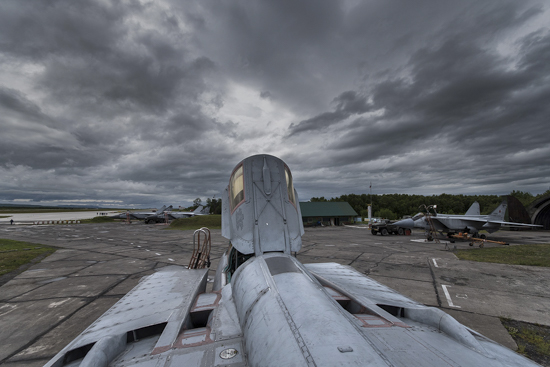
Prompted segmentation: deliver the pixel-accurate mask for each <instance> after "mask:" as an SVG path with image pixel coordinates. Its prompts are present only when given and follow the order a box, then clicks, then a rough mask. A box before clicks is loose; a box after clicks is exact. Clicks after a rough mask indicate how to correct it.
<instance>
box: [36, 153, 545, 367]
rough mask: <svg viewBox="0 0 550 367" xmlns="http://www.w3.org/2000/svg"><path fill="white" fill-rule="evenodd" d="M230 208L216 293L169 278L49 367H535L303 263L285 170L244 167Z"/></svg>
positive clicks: (183, 277) (352, 277) (377, 291)
mask: <svg viewBox="0 0 550 367" xmlns="http://www.w3.org/2000/svg"><path fill="white" fill-rule="evenodd" d="M222 203H223V204H222V235H223V236H224V237H226V238H228V239H229V240H230V244H229V248H228V249H227V251H226V252H225V253H224V255H223V256H222V258H221V259H220V262H219V265H218V267H217V270H216V276H215V280H214V283H213V289H212V292H206V284H207V278H208V269H182V268H181V267H166V268H164V269H161V270H160V271H159V272H157V273H155V274H153V275H150V276H148V277H146V278H144V279H143V280H142V281H141V283H140V284H139V285H138V286H137V287H136V288H134V289H133V290H132V291H130V293H128V294H127V295H126V296H125V297H123V298H122V299H121V300H120V301H119V302H118V303H116V304H115V305H114V306H113V307H112V308H111V309H110V310H109V311H107V312H106V313H105V314H104V315H103V316H101V317H100V318H99V319H98V320H97V321H95V322H94V323H93V324H92V325H91V326H89V327H88V328H87V329H86V330H85V331H84V332H83V333H82V334H80V335H79V336H78V337H77V338H76V339H74V340H73V341H72V342H71V343H70V344H69V345H68V346H67V347H65V348H64V349H63V350H62V351H61V352H59V354H57V355H56V356H55V357H54V358H53V359H52V360H51V361H50V362H48V364H46V366H47V367H50V366H56V367H57V366H71V367H75V366H80V367H82V366H143V367H145V366H147V367H153V366H156V367H159V366H165V367H168V366H234V367H236V366H259V367H270V366H277V367H281V366H309V367H312V366H318V367H321V366H327V367H328V366H330V367H332V366H413V365H414V366H484V367H490V366H499V367H502V366H536V364H535V363H533V362H531V361H530V360H528V359H526V358H525V357H523V356H520V355H518V354H516V353H514V352H513V351H511V350H509V349H507V348H505V347H503V346H501V345H499V344H497V343H495V342H493V341H491V340H489V339H487V338H486V337H484V336H483V335H480V334H479V333H477V332H475V331H473V330H471V329H469V328H467V327H465V326H463V325H462V324H460V323H458V322H457V321H456V320H455V319H454V318H452V317H451V316H449V315H447V314H446V313H445V312H443V311H441V310H439V309H437V308H433V307H427V306H424V305H422V304H419V303H418V302H415V301H413V300H412V299H409V298H407V297H404V296H402V295H401V294H399V293H397V292H396V291H394V290H392V289H390V288H388V287H386V286H384V285H382V284H380V283H378V282H376V281H374V280H372V279H370V278H369V277H367V276H365V275H364V274H362V273H360V272H358V271H356V270H355V269H353V268H352V267H350V266H345V265H340V264H336V263H324V264H309V265H304V264H301V263H300V262H299V261H298V260H297V259H296V257H294V256H293V255H292V254H293V253H294V254H295V253H296V252H297V251H299V250H300V248H301V246H302V235H303V233H304V229H303V226H302V220H301V213H300V206H299V203H298V195H297V193H296V191H295V190H294V186H293V183H292V175H291V173H290V170H289V168H288V166H287V165H286V164H285V163H284V162H283V161H282V160H280V159H278V158H275V157H273V156H269V155H256V156H252V157H249V158H247V159H245V160H243V161H242V162H240V163H239V164H238V165H237V166H236V167H235V169H234V170H233V172H232V173H231V178H230V180H229V185H228V187H227V188H226V190H225V193H224V196H223V198H222Z"/></svg>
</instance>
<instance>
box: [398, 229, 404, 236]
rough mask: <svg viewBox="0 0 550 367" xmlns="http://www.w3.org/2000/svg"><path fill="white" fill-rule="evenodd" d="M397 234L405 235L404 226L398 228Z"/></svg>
mask: <svg viewBox="0 0 550 367" xmlns="http://www.w3.org/2000/svg"><path fill="white" fill-rule="evenodd" d="M397 234H398V235H400V236H403V235H404V234H405V231H404V230H403V228H399V229H398V230H397Z"/></svg>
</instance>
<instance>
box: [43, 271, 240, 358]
mask: <svg viewBox="0 0 550 367" xmlns="http://www.w3.org/2000/svg"><path fill="white" fill-rule="evenodd" d="M207 277H208V269H197V270H190V269H184V268H182V267H179V266H170V267H166V268H163V269H161V270H160V271H158V272H157V273H155V274H153V275H150V276H148V277H146V278H143V279H142V280H141V282H140V283H139V284H138V285H137V286H136V287H135V288H134V289H132V290H131V291H130V292H129V293H128V294H127V295H126V296H124V297H123V298H122V299H121V300H120V301H118V302H117V303H116V304H115V305H114V306H113V307H112V308H111V309H109V310H108V311H107V312H106V313H105V314H103V315H102V316H101V317H100V318H99V319H97V320H96V321H95V322H94V323H93V324H92V325H90V326H89V327H88V328H87V329H86V330H85V331H84V332H83V333H82V334H80V335H79V336H78V337H76V339H74V340H73V341H72V342H71V343H70V344H69V345H67V346H66V347H65V348H64V349H63V350H62V351H61V352H59V353H58V354H57V355H56V356H55V357H54V358H53V359H52V360H50V361H49V363H48V364H46V365H45V367H56V366H61V365H63V366H65V365H67V366H91V365H93V366H96V365H97V366H99V365H105V366H106V365H114V364H116V365H117V366H118V365H123V366H126V365H139V366H142V365H143V366H164V365H165V364H166V363H168V364H170V363H169V360H170V359H172V363H176V364H177V363H181V364H184V365H185V366H197V367H198V366H200V365H201V360H203V357H204V356H205V355H207V358H208V356H211V357H212V358H214V356H215V352H217V353H218V354H219V353H220V352H221V350H223V349H225V348H222V347H221V346H220V345H219V343H215V341H216V340H219V339H223V340H224V341H225V342H226V345H227V344H229V345H231V344H235V345H240V341H241V337H240V336H241V330H240V327H239V326H238V323H237V321H235V320H237V316H236V314H235V313H234V312H233V311H232V310H231V308H230V307H229V309H228V306H227V304H228V303H229V302H225V305H224V301H223V299H222V298H223V297H222V295H221V294H219V293H218V294H217V293H206V294H205V293H203V292H204V291H205V289H206V282H207ZM227 288H228V291H229V294H230V292H231V291H230V287H227ZM201 293H202V294H201ZM220 293H221V292H220ZM214 310H216V312H213V311H214ZM214 314H215V315H214ZM214 322H216V323H218V324H223V325H224V327H220V328H218V329H217V330H216V332H214V331H213V330H211V329H210V327H207V324H208V323H214ZM216 333H217V335H216ZM220 348H222V349H220ZM218 349H220V350H219V351H218ZM168 350H173V351H174V353H172V354H170V353H165V352H166V351H168ZM218 358H219V357H218ZM98 360H103V361H104V362H105V363H104V364H97V361H98ZM90 363H92V364H90ZM236 365H239V364H236Z"/></svg>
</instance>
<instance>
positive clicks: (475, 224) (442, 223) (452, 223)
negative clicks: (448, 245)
mask: <svg viewBox="0 0 550 367" xmlns="http://www.w3.org/2000/svg"><path fill="white" fill-rule="evenodd" d="M507 206H508V204H507V203H506V201H503V202H502V203H501V204H500V205H499V206H498V207H497V208H496V209H495V210H493V212H492V213H491V214H489V215H481V214H480V210H479V203H478V202H477V201H475V202H474V203H473V204H472V206H471V207H470V208H469V209H468V211H467V212H466V214H464V215H453V214H439V213H437V212H436V213H435V215H430V216H429V219H428V216H424V215H422V214H421V213H419V214H417V215H416V216H414V217H413V218H409V219H403V220H400V221H398V222H396V223H394V225H396V226H400V227H404V228H410V229H412V228H422V229H429V228H430V223H429V222H428V220H431V222H432V223H433V226H434V228H435V230H436V231H438V232H446V233H447V234H448V235H450V234H454V233H455V232H467V233H471V234H472V235H473V236H474V237H479V236H481V238H485V235H479V231H481V230H486V231H487V232H489V233H493V232H496V231H498V230H499V229H500V227H501V226H503V225H505V226H510V227H533V228H535V227H542V226H540V225H535V224H525V223H515V222H506V221H504V214H505V213H506V207H507ZM434 211H435V208H434Z"/></svg>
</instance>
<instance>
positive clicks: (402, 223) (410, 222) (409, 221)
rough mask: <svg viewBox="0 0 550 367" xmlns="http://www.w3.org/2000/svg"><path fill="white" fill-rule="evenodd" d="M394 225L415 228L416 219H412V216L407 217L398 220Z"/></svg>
mask: <svg viewBox="0 0 550 367" xmlns="http://www.w3.org/2000/svg"><path fill="white" fill-rule="evenodd" d="M393 225H394V226H398V227H403V228H409V229H413V228H414V220H412V219H411V218H407V219H403V220H400V221H397V222H395V223H394V224H393Z"/></svg>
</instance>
